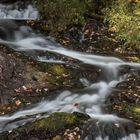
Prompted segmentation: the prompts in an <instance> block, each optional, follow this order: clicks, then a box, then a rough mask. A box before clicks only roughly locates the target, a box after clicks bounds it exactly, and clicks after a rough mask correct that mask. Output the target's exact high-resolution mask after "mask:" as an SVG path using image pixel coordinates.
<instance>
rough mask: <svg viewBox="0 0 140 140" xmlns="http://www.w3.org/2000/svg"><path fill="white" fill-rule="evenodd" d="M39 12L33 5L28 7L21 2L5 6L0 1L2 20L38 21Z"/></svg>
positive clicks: (0, 16) (0, 17)
mask: <svg viewBox="0 0 140 140" xmlns="http://www.w3.org/2000/svg"><path fill="white" fill-rule="evenodd" d="M38 15H39V14H38V11H37V9H36V8H34V7H33V6H32V5H31V4H28V5H26V4H25V3H24V2H22V1H19V2H15V3H12V4H5V3H4V4H3V3H1V1H0V19H22V20H23V19H37V18H38Z"/></svg>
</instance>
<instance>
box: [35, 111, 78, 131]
mask: <svg viewBox="0 0 140 140" xmlns="http://www.w3.org/2000/svg"><path fill="white" fill-rule="evenodd" d="M76 123H77V118H76V116H74V115H72V114H68V113H63V112H61V113H53V114H52V115H50V116H49V117H48V118H47V119H42V120H39V121H37V122H35V124H34V126H35V127H38V128H45V129H51V130H57V129H62V128H64V127H65V126H67V125H72V124H76Z"/></svg>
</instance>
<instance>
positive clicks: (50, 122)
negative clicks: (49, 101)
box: [0, 112, 89, 140]
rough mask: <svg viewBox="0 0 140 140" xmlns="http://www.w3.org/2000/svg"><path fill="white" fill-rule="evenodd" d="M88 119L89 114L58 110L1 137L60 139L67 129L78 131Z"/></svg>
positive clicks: (7, 138)
mask: <svg viewBox="0 0 140 140" xmlns="http://www.w3.org/2000/svg"><path fill="white" fill-rule="evenodd" d="M88 119H89V116H88V115H85V114H82V113H77V112H75V113H73V114H69V113H64V112H56V113H53V114H51V115H50V116H49V117H48V118H44V119H40V120H36V121H35V122H32V123H29V124H26V125H24V126H21V127H19V128H17V129H14V130H13V131H12V132H11V133H8V132H3V133H1V134H0V137H1V139H3V140H15V139H16V140H23V139H26V140H31V139H33V138H36V139H35V140H44V139H53V140H59V139H60V137H61V136H63V134H64V132H65V131H66V129H69V128H70V129H71V128H75V129H74V130H75V132H78V131H79V130H78V129H77V127H80V126H82V125H83V124H84V123H85V121H87V120H88ZM77 130H78V131H77Z"/></svg>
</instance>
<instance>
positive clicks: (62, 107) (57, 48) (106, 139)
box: [0, 21, 140, 140]
mask: <svg viewBox="0 0 140 140" xmlns="http://www.w3.org/2000/svg"><path fill="white" fill-rule="evenodd" d="M4 22H5V21H4ZM4 22H2V21H1V22H0V30H1V34H0V43H1V44H4V45H7V46H9V47H10V48H12V49H14V50H16V51H23V52H29V51H30V52H31V53H32V54H33V55H37V53H35V52H36V51H43V52H52V53H54V54H59V55H62V56H65V57H67V58H72V59H76V60H78V61H79V62H81V64H86V65H90V66H91V67H92V66H94V67H98V68H100V69H101V72H100V73H102V75H103V76H102V77H101V79H100V80H99V81H98V82H96V83H90V81H88V80H87V79H85V78H81V79H79V80H80V81H81V82H82V83H83V85H84V86H85V88H84V89H81V90H79V91H75V92H74V91H63V92H61V93H60V94H59V95H58V96H57V97H54V98H52V99H47V100H45V101H42V102H40V103H38V104H36V105H34V106H32V107H29V108H26V109H24V110H20V111H18V112H16V113H14V114H11V115H5V116H1V117H0V131H1V132H3V131H7V130H12V129H14V128H17V127H18V126H21V125H23V124H25V123H27V122H30V121H32V120H35V119H36V118H38V117H47V116H48V115H50V114H51V113H53V112H69V113H72V112H81V113H86V114H88V115H89V116H90V117H91V118H92V119H91V121H90V122H89V124H87V127H88V128H89V129H88V130H89V131H87V130H86V128H87V127H85V130H83V138H82V139H84V140H94V139H95V140H140V136H139V134H136V132H135V131H134V130H133V128H132V130H131V127H132V125H131V122H130V121H128V120H126V119H123V118H119V117H117V116H115V115H113V114H108V113H107V112H106V111H104V106H105V104H104V103H105V101H106V99H107V97H108V96H109V95H110V94H111V92H112V89H113V88H115V87H116V86H117V85H118V84H119V83H121V82H123V81H125V80H126V79H127V73H125V74H124V73H121V72H120V71H121V69H122V68H123V67H125V66H129V67H130V69H135V70H140V64H138V63H131V62H124V61H123V60H121V59H119V58H115V57H105V56H98V55H94V54H88V53H82V52H76V51H73V50H68V49H66V48H64V47H63V46H61V45H60V44H58V43H56V42H55V41H54V40H53V39H51V38H49V37H45V36H43V35H39V34H36V33H34V32H33V31H32V29H31V28H30V27H27V26H17V25H16V24H15V23H13V22H11V23H10V21H8V23H9V25H8V26H6V27H5V24H8V23H7V22H6V23H4ZM11 24H12V28H11V27H10V26H11ZM8 28H9V29H8ZM9 30H10V31H9ZM9 32H10V33H9ZM35 58H36V60H37V61H43V62H49V61H50V62H52V61H54V62H57V63H60V64H61V63H63V64H65V63H66V64H68V63H69V62H65V61H63V60H47V57H46V56H44V57H40V56H36V57H35ZM77 65H78V64H77ZM79 66H80V65H79ZM82 66H83V67H84V65H82ZM39 114H43V115H39ZM95 122H96V123H95ZM86 131H87V132H86ZM95 132H96V133H95Z"/></svg>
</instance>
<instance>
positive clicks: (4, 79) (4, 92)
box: [0, 52, 25, 104]
mask: <svg viewBox="0 0 140 140" xmlns="http://www.w3.org/2000/svg"><path fill="white" fill-rule="evenodd" d="M24 71H25V66H24V63H22V62H21V61H20V60H18V61H17V60H16V59H15V58H12V57H10V56H8V55H6V54H4V53H2V52H0V98H1V99H0V103H1V104H6V103H8V100H9V96H10V93H11V92H14V89H16V88H17V87H19V86H21V85H23V84H24V78H23V77H24Z"/></svg>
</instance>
